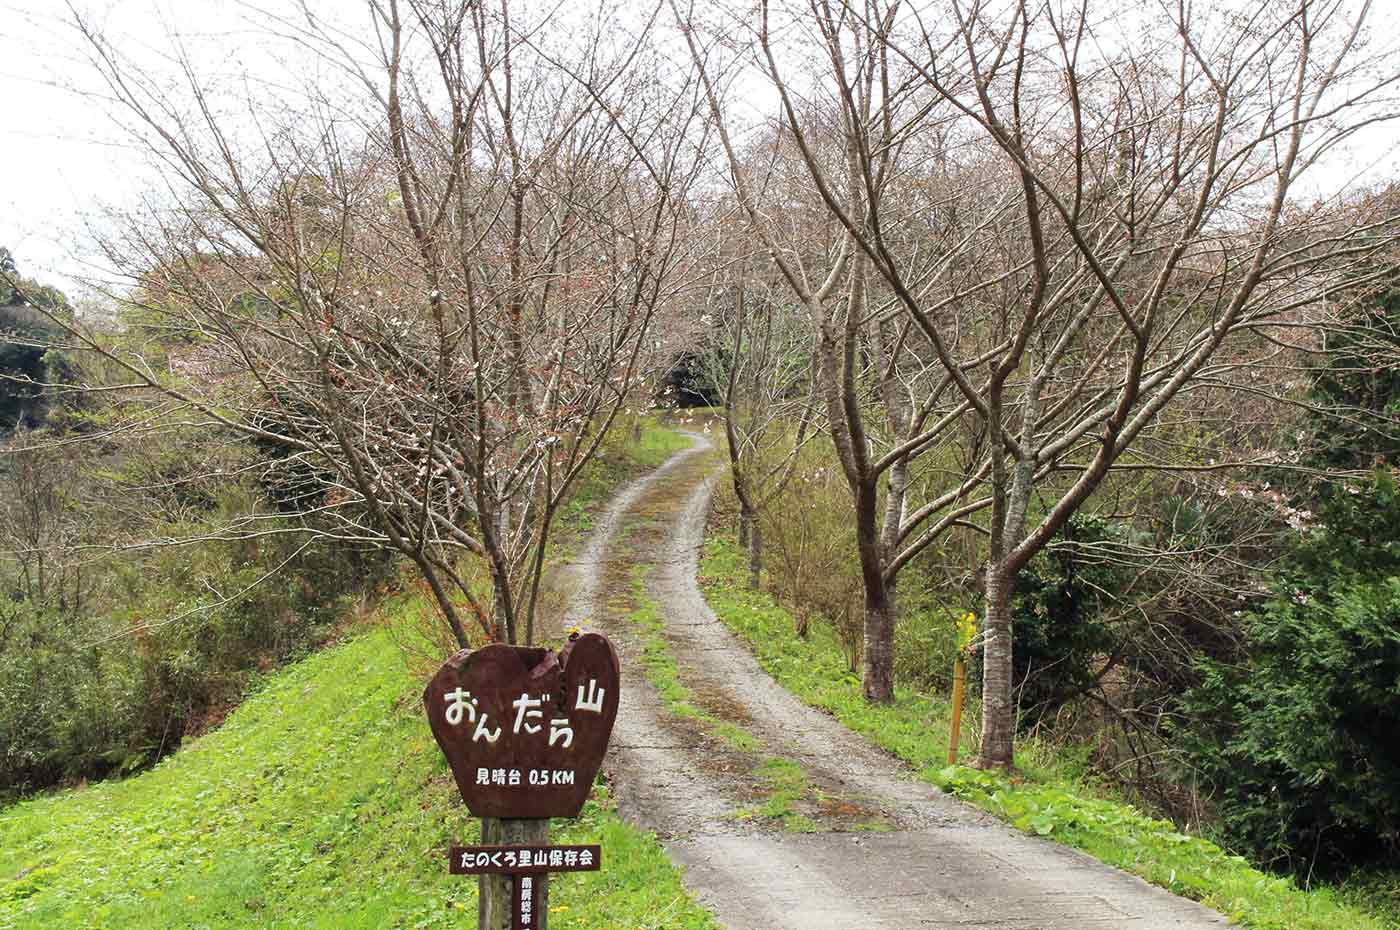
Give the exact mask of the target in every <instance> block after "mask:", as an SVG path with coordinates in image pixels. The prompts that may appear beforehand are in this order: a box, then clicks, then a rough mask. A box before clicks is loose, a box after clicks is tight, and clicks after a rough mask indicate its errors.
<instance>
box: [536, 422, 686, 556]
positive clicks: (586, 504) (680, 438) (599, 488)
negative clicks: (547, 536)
mask: <svg viewBox="0 0 1400 930" xmlns="http://www.w3.org/2000/svg"><path fill="white" fill-rule="evenodd" d="M689 445H690V439H689V438H687V437H686V436H684V435H682V434H681V433H678V432H676V431H675V430H673V429H669V428H668V427H667V426H666V425H664V424H663V423H662V421H661V420H660V419H659V418H658V417H657V416H655V415H645V416H642V415H633V416H619V417H618V419H617V422H616V423H615V424H614V425H613V430H612V432H611V433H610V434H609V436H608V438H607V440H605V441H604V443H603V445H602V447H601V448H600V449H599V450H598V455H597V456H596V457H595V458H594V459H593V461H592V462H590V463H589V464H588V466H587V467H586V468H584V469H583V471H582V472H580V473H579V476H578V478H577V479H576V480H575V482H574V487H573V489H572V491H571V493H570V495H569V499H568V501H567V502H565V504H564V505H563V506H562V507H560V508H559V526H558V527H557V529H556V533H557V534H558V535H560V536H562V537H564V538H566V539H568V538H573V537H576V536H577V535H578V534H579V533H582V532H587V531H588V530H590V529H592V528H593V514H594V513H595V512H596V511H598V510H599V509H601V505H602V504H605V503H606V502H607V500H608V499H609V498H610V497H611V496H612V494H613V492H614V491H615V490H617V487H618V485H620V484H622V483H623V482H625V481H626V480H628V479H629V478H633V477H636V476H637V475H640V474H642V473H643V472H646V471H650V470H651V469H653V468H656V467H657V466H658V465H660V464H661V463H662V462H664V461H666V460H667V459H668V458H670V457H671V456H672V455H674V454H675V453H677V452H679V451H680V450H682V449H685V448H687V447H688V446H689Z"/></svg>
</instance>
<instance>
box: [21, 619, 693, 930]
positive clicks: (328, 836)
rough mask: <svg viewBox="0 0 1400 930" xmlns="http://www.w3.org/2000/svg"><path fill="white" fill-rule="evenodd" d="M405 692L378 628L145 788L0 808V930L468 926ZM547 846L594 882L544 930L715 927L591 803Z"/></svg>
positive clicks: (444, 815) (575, 883) (434, 775)
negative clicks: (570, 850) (587, 859)
mask: <svg viewBox="0 0 1400 930" xmlns="http://www.w3.org/2000/svg"><path fill="white" fill-rule="evenodd" d="M409 600H412V599H411V598H405V599H403V601H405V602H406V601H409ZM407 606H411V605H408V604H406V603H399V604H391V605H388V606H386V610H387V611H390V612H392V611H393V610H394V609H396V608H398V607H407ZM420 688H421V682H419V681H417V680H415V679H414V678H412V677H411V676H410V675H409V673H408V672H407V671H406V670H405V668H404V663H403V660H402V657H401V654H400V652H399V650H398V648H397V647H396V646H395V644H394V642H393V639H392V637H391V636H390V635H389V633H388V631H387V630H386V629H384V628H383V627H378V628H375V629H373V630H371V631H369V632H367V633H365V634H363V635H360V636H358V637H357V638H355V639H353V640H351V641H349V642H346V643H344V644H342V645H339V646H336V647H334V648H331V649H328V650H325V651H323V652H321V653H318V654H317V655H314V656H312V657H311V658H308V659H306V660H304V661H302V662H300V663H298V664H297V665H294V666H291V667H289V668H288V669H286V670H285V671H283V672H282V673H280V674H278V675H275V676H272V677H271V678H270V679H269V680H268V681H267V683H266V685H265V686H264V687H263V688H262V689H261V690H260V691H259V693H258V694H256V695H255V696H253V697H251V698H250V699H248V700H247V701H246V702H244V704H243V705H242V706H241V707H239V708H238V709H237V710H236V711H234V713H233V714H231V715H230V717H229V719H228V720H227V722H226V723H225V724H224V726H223V727H221V728H220V729H218V730H216V731H214V732H212V733H210V734H208V735H206V736H204V737H203V738H201V739H199V740H197V741H196V742H195V743H194V744H193V745H191V746H190V747H189V748H187V749H183V750H181V751H180V752H179V753H178V754H176V755H175V756H172V757H171V758H169V759H167V760H166V761H165V762H163V763H161V764H160V765H158V766H157V767H156V768H155V769H153V770H152V771H150V772H148V773H146V774H144V775H141V776H139V777H136V778H132V779H129V780H127V781H112V782H106V783H102V784H99V785H94V786H91V787H88V788H85V789H80V790H75V791H69V792H63V793H60V794H54V795H50V796H47V797H42V798H38V799H34V800H31V801H27V802H24V803H21V804H18V805H16V806H14V807H11V808H8V809H6V810H4V811H3V812H0V837H4V842H3V847H0V926H4V927H12V928H15V930H52V928H55V927H63V928H66V930H121V928H136V927H140V928H142V930H162V928H189V930H201V928H224V927H229V928H232V927H248V928H252V927H258V928H266V930H282V928H286V930H316V928H325V930H331V928H334V930H390V928H395V930H410V928H412V930H424V928H434V927H443V928H447V927H452V928H460V927H463V926H467V925H470V924H471V922H472V921H473V920H474V919H475V917H474V915H473V912H474V910H475V908H476V883H475V881H474V880H472V879H466V878H461V877H456V876H449V875H448V874H447V868H446V859H445V855H446V848H447V847H448V846H449V845H451V843H452V842H454V841H457V842H472V841H474V840H475V839H476V838H477V822H476V821H474V820H472V819H471V818H469V816H468V815H467V812H466V810H465V809H464V808H463V806H462V804H461V802H460V800H458V799H457V797H456V791H455V787H454V786H453V784H452V781H451V778H450V775H449V774H448V771H447V766H446V763H445V762H444V760H443V758H442V754H441V753H440V752H439V751H438V749H437V746H436V745H435V744H434V743H433V741H432V738H431V736H430V734H429V731H428V727H427V726H426V725H425V722H424V720H423V718H422V711H421V709H420V707H419V699H418V693H419V689H420ZM555 836H556V838H557V839H558V841H560V842H574V843H578V842H600V843H602V844H603V847H604V868H603V870H602V871H599V872H591V873H590V872H583V873H575V874H571V875H567V876H561V877H557V878H556V879H555V881H554V884H553V889H552V892H551V907H550V910H551V914H550V920H551V924H552V926H553V927H555V928H558V930H565V928H599V927H627V928H629V930H630V928H634V927H636V928H647V930H651V928H657V930H660V928H666V930H679V928H685V930H711V928H714V926H715V924H714V922H713V918H711V916H710V915H709V914H708V913H707V912H706V911H705V910H703V909H702V908H701V907H699V906H698V905H697V904H695V903H694V902H693V901H692V900H691V899H690V898H689V896H688V895H687V894H686V893H685V891H684V889H683V888H682V887H681V883H680V879H679V876H678V874H677V872H676V870H675V868H674V867H673V866H672V865H671V864H670V863H669V861H668V860H667V859H666V857H665V855H664V853H663V852H662V850H661V849H660V847H659V846H658V845H657V843H656V842H655V840H654V839H653V838H651V837H650V836H647V835H644V834H641V833H639V832H637V831H636V830H633V829H632V828H630V827H628V826H626V825H624V824H623V823H621V822H620V821H619V820H618V819H617V818H616V817H615V816H614V815H613V814H612V813H610V812H609V811H608V810H607V809H606V807H605V805H603V804H600V803H598V802H597V801H590V802H589V803H588V805H587V807H586V808H585V810H584V813H583V816H582V817H580V818H579V819H577V820H573V821H559V822H558V823H557V824H556V831H555Z"/></svg>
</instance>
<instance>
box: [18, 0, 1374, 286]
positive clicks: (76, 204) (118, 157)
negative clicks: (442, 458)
mask: <svg viewBox="0 0 1400 930" xmlns="http://www.w3.org/2000/svg"><path fill="white" fill-rule="evenodd" d="M74 2H75V3H76V4H77V5H78V6H79V8H80V9H83V10H85V11H87V12H88V13H89V14H91V15H93V16H94V17H95V21H97V22H99V23H100V24H102V26H103V28H104V30H105V31H106V32H107V33H108V34H109V35H110V36H111V37H112V38H113V39H114V41H116V42H118V43H119V44H120V46H121V47H122V48H123V49H126V50H129V51H130V52H133V53H138V54H141V55H143V56H145V55H149V56H152V57H155V56H160V55H162V54H163V53H164V51H165V49H166V48H167V47H168V42H166V41H165V36H166V35H167V34H168V32H169V31H170V30H175V31H177V32H179V33H180V34H181V35H182V36H183V37H184V38H185V39H186V41H187V42H189V43H191V44H192V45H195V46H197V47H198V48H199V49H201V50H202V52H203V59H202V60H201V66H202V67H207V68H209V69H211V70H214V71H218V70H219V69H221V68H223V69H226V70H227V72H228V73H229V74H234V73H238V72H242V71H243V70H245V69H247V68H249V66H250V65H255V64H257V63H258V62H259V61H261V60H267V61H272V59H271V57H270V56H271V55H273V54H275V53H274V52H273V51H272V50H270V48H269V46H268V43H267V42H266V41H265V40H264V39H262V38H260V35H259V30H258V24H256V23H249V21H248V17H247V12H246V8H245V5H244V4H243V3H240V2H238V0H74ZM318 2H319V3H321V4H323V6H324V8H326V9H328V10H332V11H337V12H341V13H343V14H344V15H345V17H346V19H347V20H349V19H352V18H360V17H363V16H364V6H363V3H362V0H318ZM1102 2H1103V3H1104V4H1105V5H1111V4H1112V3H1113V2H1115V0H1102ZM1264 2H1271V0H1264ZM274 5H275V3H274ZM1375 17H1376V18H1375V26H1376V31H1377V33H1378V34H1379V35H1381V36H1385V37H1387V38H1390V39H1397V38H1400V0H1378V2H1377V9H1376V11H1375ZM68 18H69V14H68V12H67V4H66V2H65V0H0V102H3V103H2V104H0V106H3V113H4V120H3V121H2V122H0V178H3V181H2V182H0V246H5V247H8V248H9V249H10V250H11V251H12V252H13V253H14V255H15V258H16V261H17V263H18V264H19V267H20V270H21V271H22V272H24V273H25V274H27V275H29V276H31V277H36V278H38V279H40V280H41V281H43V282H45V283H51V284H55V285H58V286H60V287H63V288H65V289H68V290H76V289H77V287H78V286H77V284H76V281H75V279H77V278H81V277H83V276H84V275H86V274H93V273H96V274H99V275H100V273H101V266H100V262H99V261H98V260H97V258H96V256H97V254H98V253H97V251H96V249H95V247H94V245H93V233H94V229H95V230H96V231H97V232H100V230H101V224H102V222H103V220H102V216H103V210H104V208H105V207H108V206H115V207H122V206H130V205H132V204H133V203H134V201H135V200H136V198H137V196H138V194H139V193H140V191H142V190H143V189H144V187H145V186H146V185H148V184H149V183H150V179H151V178H152V176H153V174H152V172H151V170H150V169H149V168H148V166H147V165H146V162H145V160H144V159H143V157H142V156H141V154H140V152H139V151H138V150H137V149H135V148H134V147H132V146H131V145H130V144H129V142H128V140H127V139H126V137H125V133H124V131H123V129H122V127H121V126H120V125H118V124H116V123H114V122H113V120H112V119H111V118H110V117H109V116H108V112H109V108H108V106H107V104H106V102H105V101H104V100H103V99H101V87H100V86H99V85H97V84H95V83H94V81H95V77H94V75H93V73H92V71H91V69H90V68H89V67H88V65H87V63H86V60H85V58H84V57H83V53H82V48H81V44H80V43H79V42H78V41H77V39H76V37H75V35H74V33H73V31H72V28H71V27H70V26H69V25H67V23H66V20H67V19H68ZM94 94H96V96H94ZM1398 134H1400V125H1396V124H1390V125H1387V126H1385V127H1383V128H1381V129H1379V130H1376V131H1373V132H1371V133H1370V134H1368V135H1367V136H1365V137H1364V138H1362V139H1361V140H1360V141H1359V143H1358V144H1357V146H1356V147H1355V149H1354V151H1353V152H1352V153H1351V154H1350V155H1349V156H1348V157H1346V158H1344V159H1338V160H1336V161H1335V162H1334V163H1333V164H1332V165H1329V166H1328V170H1327V172H1326V175H1325V178H1320V179H1319V180H1318V181H1316V182H1315V183H1326V184H1327V185H1329V186H1333V187H1335V186H1339V185H1344V184H1346V183H1348V182H1351V181H1354V180H1357V179H1360V180H1361V181H1367V180H1374V179H1376V178H1391V177H1400V147H1397V135H1398Z"/></svg>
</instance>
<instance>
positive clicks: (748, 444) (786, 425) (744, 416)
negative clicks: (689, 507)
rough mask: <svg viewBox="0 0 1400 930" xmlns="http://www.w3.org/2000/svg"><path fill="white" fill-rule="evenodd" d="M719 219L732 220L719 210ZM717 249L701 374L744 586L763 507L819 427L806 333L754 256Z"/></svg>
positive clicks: (756, 553)
mask: <svg viewBox="0 0 1400 930" xmlns="http://www.w3.org/2000/svg"><path fill="white" fill-rule="evenodd" d="M725 220H726V222H725V223H724V224H723V226H724V227H725V228H726V229H728V228H729V227H731V226H732V222H729V220H730V218H729V217H726V218H725ZM739 251H740V254H739V255H737V256H729V255H726V254H725V252H726V250H725V249H723V248H721V249H719V250H718V257H719V258H720V260H721V263H720V265H719V266H718V267H717V268H716V271H715V273H714V276H713V278H712V280H711V282H710V283H709V286H708V288H707V297H708V299H707V301H706V307H707V313H706V319H707V320H708V322H709V324H710V327H711V331H712V333H714V336H713V338H712V343H711V345H710V347H709V349H708V351H707V352H706V353H705V357H704V370H705V374H706V377H707V379H708V380H709V382H710V383H711V384H713V385H714V386H715V388H716V389H717V390H718V392H719V395H720V398H721V400H722V405H723V411H724V439H725V449H726V451H727V452H728V456H729V478H730V482H731V484H732V487H733V489H734V497H735V499H736V500H737V501H738V504H739V545H741V546H743V547H745V548H747V550H748V554H749V587H751V588H757V587H758V586H759V579H760V574H761V572H762V568H763V528H762V524H761V518H762V515H763V514H764V513H765V512H766V511H767V509H768V507H769V505H770V504H772V503H773V502H774V501H775V500H777V499H778V498H779V497H780V496H781V495H782V494H783V492H784V491H785V490H786V489H787V487H788V485H789V483H790V482H791V481H792V478H793V475H794V473H795V469H796V467H797V463H798V458H799V456H800V454H801V452H802V450H803V448H804V447H805V446H806V445H807V443H808V441H809V440H810V439H811V438H813V437H814V436H816V435H818V434H819V431H820V424H819V423H817V422H814V416H815V414H816V412H817V411H816V398H815V397H814V395H813V389H814V387H815V381H814V380H813V379H812V378H811V377H810V368H811V351H810V342H811V340H810V336H809V332H808V329H807V327H806V325H805V324H804V322H803V321H801V320H800V319H798V317H797V314H796V313H795V312H794V308H792V307H791V306H790V305H789V304H788V302H787V301H785V300H784V299H783V297H784V294H783V290H782V289H775V288H774V287H772V286H770V285H771V282H769V281H768V280H766V278H765V277H764V276H762V275H761V274H755V273H754V268H753V265H754V259H753V257H752V256H751V255H749V254H747V252H748V251H749V250H748V249H746V248H743V247H741V248H740V250H739Z"/></svg>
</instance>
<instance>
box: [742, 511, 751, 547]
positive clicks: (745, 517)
mask: <svg viewBox="0 0 1400 930" xmlns="http://www.w3.org/2000/svg"><path fill="white" fill-rule="evenodd" d="M752 520H753V513H752V512H751V511H750V510H749V509H748V508H747V507H743V506H740V508H739V545H740V546H741V547H742V548H744V549H747V548H748V547H749V524H750V523H751V521H752Z"/></svg>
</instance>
